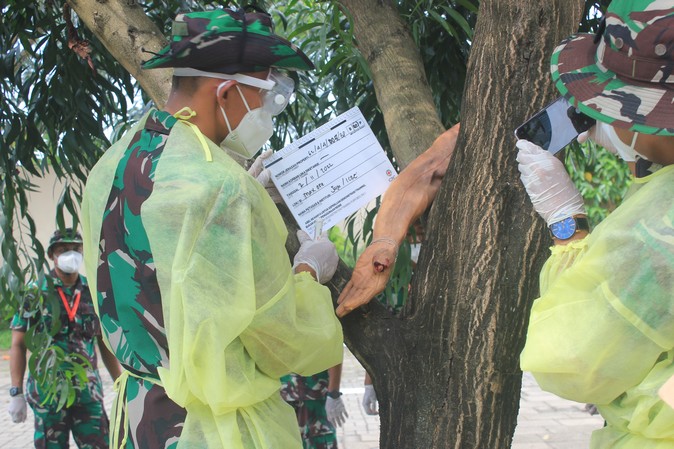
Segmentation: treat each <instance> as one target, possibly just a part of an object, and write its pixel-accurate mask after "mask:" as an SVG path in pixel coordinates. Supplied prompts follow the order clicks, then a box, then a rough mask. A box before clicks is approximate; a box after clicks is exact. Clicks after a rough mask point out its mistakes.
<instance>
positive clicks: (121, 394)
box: [110, 369, 161, 449]
mask: <svg viewBox="0 0 674 449" xmlns="http://www.w3.org/2000/svg"><path fill="white" fill-rule="evenodd" d="M129 376H133V377H135V378H137V379H140V380H141V381H143V380H147V381H148V382H152V383H153V384H155V385H161V384H160V383H159V382H158V381H156V380H154V379H152V378H145V377H140V376H138V375H136V374H133V373H131V372H129V371H127V370H125V369H122V373H121V374H120V375H119V377H118V378H117V379H115V383H114V386H113V388H114V390H115V392H116V393H117V395H116V397H115V400H114V401H113V402H112V410H111V411H110V412H111V413H110V415H111V418H112V419H111V420H110V448H111V449H121V448H123V447H125V446H126V440H127V437H128V432H129V411H128V407H127V405H128V403H127V401H126V384H127V382H128V380H129ZM122 414H124V438H122V441H119V430H120V427H121V425H122V422H121V421H122Z"/></svg>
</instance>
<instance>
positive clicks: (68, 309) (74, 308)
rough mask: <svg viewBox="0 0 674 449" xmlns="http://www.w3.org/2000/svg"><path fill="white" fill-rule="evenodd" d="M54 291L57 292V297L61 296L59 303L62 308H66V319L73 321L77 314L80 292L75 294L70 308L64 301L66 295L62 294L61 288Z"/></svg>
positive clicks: (65, 300)
mask: <svg viewBox="0 0 674 449" xmlns="http://www.w3.org/2000/svg"><path fill="white" fill-rule="evenodd" d="M56 290H58V292H59V296H61V301H63V307H65V308H66V312H67V313H68V319H69V320H70V321H73V320H74V319H75V315H76V314H77V308H78V307H79V306H80V292H79V291H78V292H77V293H75V301H74V302H73V306H72V308H71V307H70V304H69V303H68V300H67V299H66V295H65V294H64V293H63V289H62V288H61V287H56Z"/></svg>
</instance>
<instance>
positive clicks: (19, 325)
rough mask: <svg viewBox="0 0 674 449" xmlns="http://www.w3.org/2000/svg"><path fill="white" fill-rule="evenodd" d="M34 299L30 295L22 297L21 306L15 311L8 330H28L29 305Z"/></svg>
mask: <svg viewBox="0 0 674 449" xmlns="http://www.w3.org/2000/svg"><path fill="white" fill-rule="evenodd" d="M34 298H35V296H34V295H32V294H30V293H29V294H27V295H26V296H25V297H24V300H23V304H21V307H19V310H17V312H16V313H15V314H14V317H13V318H12V322H11V323H10V325H9V328H10V329H12V330H15V331H20V332H26V330H28V324H29V320H28V316H29V311H30V307H31V306H30V304H31V302H32V301H33V299H34Z"/></svg>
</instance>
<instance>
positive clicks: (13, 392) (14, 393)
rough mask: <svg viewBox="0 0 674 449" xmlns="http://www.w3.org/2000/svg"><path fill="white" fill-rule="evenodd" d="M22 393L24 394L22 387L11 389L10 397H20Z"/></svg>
mask: <svg viewBox="0 0 674 449" xmlns="http://www.w3.org/2000/svg"><path fill="white" fill-rule="evenodd" d="M21 393H23V390H22V389H21V387H10V389H9V395H10V396H11V397H14V396H18V395H20V394H21Z"/></svg>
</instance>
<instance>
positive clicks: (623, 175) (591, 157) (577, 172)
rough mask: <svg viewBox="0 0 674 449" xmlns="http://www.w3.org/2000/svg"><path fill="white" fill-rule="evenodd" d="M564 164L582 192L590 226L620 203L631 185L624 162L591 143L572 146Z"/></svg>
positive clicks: (594, 224) (597, 222)
mask: <svg viewBox="0 0 674 449" xmlns="http://www.w3.org/2000/svg"><path fill="white" fill-rule="evenodd" d="M565 165H566V167H567V170H568V171H569V173H570V174H571V179H572V180H573V182H574V183H575V184H576V187H578V190H579V191H580V193H581V195H583V199H584V200H585V207H586V209H587V214H588V218H589V220H590V225H591V226H596V225H597V224H599V223H600V222H601V221H602V220H603V219H604V218H606V216H607V215H608V214H609V213H611V211H613V209H615V208H616V207H618V206H619V205H620V203H621V201H622V199H623V197H624V196H625V193H627V190H628V188H629V186H630V184H631V174H630V171H629V168H628V166H627V164H626V163H625V162H624V161H623V160H622V159H620V158H618V157H617V156H615V155H614V154H611V153H609V152H608V151H607V150H605V149H604V148H602V147H600V146H598V145H595V144H594V143H592V142H588V143H587V144H584V145H577V144H576V145H573V146H571V147H570V149H569V150H568V151H567V152H566V156H565Z"/></svg>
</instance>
